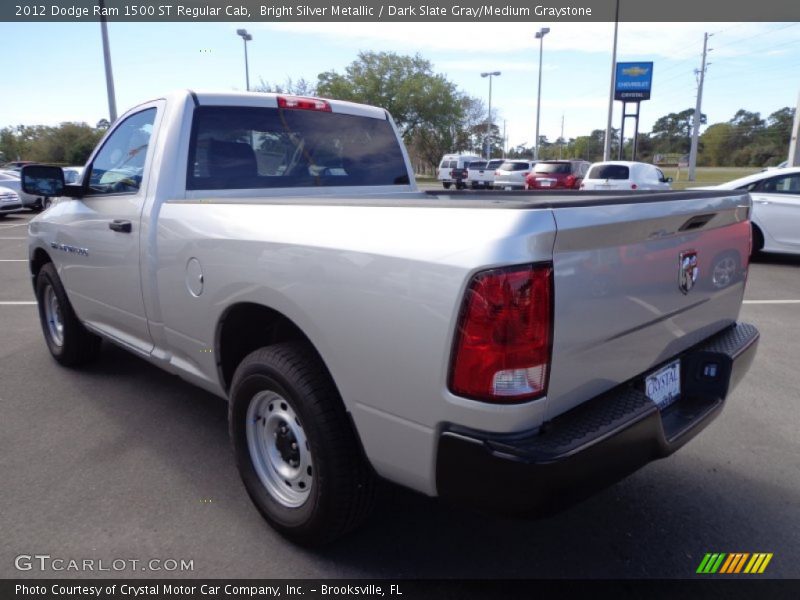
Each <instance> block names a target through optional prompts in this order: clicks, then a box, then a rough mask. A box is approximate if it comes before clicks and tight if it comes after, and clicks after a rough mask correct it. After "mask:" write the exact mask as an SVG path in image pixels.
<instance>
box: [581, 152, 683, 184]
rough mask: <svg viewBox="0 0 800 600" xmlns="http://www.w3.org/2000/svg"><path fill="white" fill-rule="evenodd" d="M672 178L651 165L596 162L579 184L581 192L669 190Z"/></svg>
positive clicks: (620, 161)
mask: <svg viewBox="0 0 800 600" xmlns="http://www.w3.org/2000/svg"><path fill="white" fill-rule="evenodd" d="M670 183H672V177H664V172H663V171H662V170H661V169H659V168H658V167H655V166H653V165H650V164H647V163H640V162H630V161H622V160H617V161H610V162H597V163H594V164H592V166H591V167H589V173H588V174H587V175H586V177H585V178H584V179H583V182H582V183H581V189H582V190H615V191H616V190H669V189H672V186H671V185H670Z"/></svg>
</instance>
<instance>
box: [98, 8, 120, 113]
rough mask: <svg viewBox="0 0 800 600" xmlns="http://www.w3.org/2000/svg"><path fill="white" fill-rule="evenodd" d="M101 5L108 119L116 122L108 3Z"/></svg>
mask: <svg viewBox="0 0 800 600" xmlns="http://www.w3.org/2000/svg"><path fill="white" fill-rule="evenodd" d="M98 4H99V5H100V33H101V35H102V37H103V64H104V65H105V69H106V92H107V93H108V120H109V121H110V123H112V124H113V123H114V121H116V120H117V99H116V93H115V92H114V73H113V72H112V71H111V51H110V50H109V48H108V25H106V18H105V16H104V15H105V12H106V10H105V9H106V4H105V2H104V0H99V2H98Z"/></svg>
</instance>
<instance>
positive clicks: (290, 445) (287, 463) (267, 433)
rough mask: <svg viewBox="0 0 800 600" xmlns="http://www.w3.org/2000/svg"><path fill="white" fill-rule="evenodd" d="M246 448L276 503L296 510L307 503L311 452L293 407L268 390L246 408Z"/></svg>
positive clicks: (254, 466) (312, 472)
mask: <svg viewBox="0 0 800 600" xmlns="http://www.w3.org/2000/svg"><path fill="white" fill-rule="evenodd" d="M247 447H248V450H249V452H250V460H251V462H252V463H253V468H254V469H255V471H256V474H257V475H258V478H259V479H260V480H261V483H262V484H263V485H264V487H265V488H266V489H267V492H268V493H269V495H270V496H272V498H273V499H275V500H276V501H277V502H278V503H279V504H281V505H282V506H285V507H287V508H297V507H299V506H302V505H303V504H304V503H305V501H306V500H308V497H309V494H310V493H311V489H312V487H313V484H314V469H313V461H312V456H311V450H310V447H309V445H308V439H307V438H306V435H305V432H304V430H303V426H302V425H301V423H300V419H299V418H298V417H297V413H295V411H294V409H293V408H292V405H291V404H289V402H288V401H287V400H286V399H285V398H284V397H283V396H281V395H280V394H278V393H276V392H274V391H272V390H267V391H263V392H259V393H258V394H256V395H255V396H253V399H252V400H250V405H249V406H248V408H247Z"/></svg>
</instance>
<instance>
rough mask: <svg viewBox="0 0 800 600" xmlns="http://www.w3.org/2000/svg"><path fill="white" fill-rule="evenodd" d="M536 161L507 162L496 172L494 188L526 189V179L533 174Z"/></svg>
mask: <svg viewBox="0 0 800 600" xmlns="http://www.w3.org/2000/svg"><path fill="white" fill-rule="evenodd" d="M535 164H536V161H535V160H507V161H505V162H504V163H503V164H502V165H500V166H499V167H498V169H497V171H495V172H494V187H495V188H497V189H501V190H521V189H524V188H525V177H527V176H528V173H530V172H531V169H533V166H534V165H535Z"/></svg>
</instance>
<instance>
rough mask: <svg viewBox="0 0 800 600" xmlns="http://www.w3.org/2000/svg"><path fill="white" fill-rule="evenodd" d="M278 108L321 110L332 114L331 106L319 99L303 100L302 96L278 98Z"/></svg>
mask: <svg viewBox="0 0 800 600" xmlns="http://www.w3.org/2000/svg"><path fill="white" fill-rule="evenodd" d="M278 108H298V109H301V110H319V111H322V112H331V105H330V104H328V103H327V102H325V100H320V99H318V98H302V97H300V96H278Z"/></svg>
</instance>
